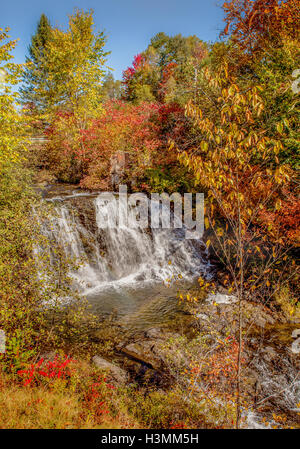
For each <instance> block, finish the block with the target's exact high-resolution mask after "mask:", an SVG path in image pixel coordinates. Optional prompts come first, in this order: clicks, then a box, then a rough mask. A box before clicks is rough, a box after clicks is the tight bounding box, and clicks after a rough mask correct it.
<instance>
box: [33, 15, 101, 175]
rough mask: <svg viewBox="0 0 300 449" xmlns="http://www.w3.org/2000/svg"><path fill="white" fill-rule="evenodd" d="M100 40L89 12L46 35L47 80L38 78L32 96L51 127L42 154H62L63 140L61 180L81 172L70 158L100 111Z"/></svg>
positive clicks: (81, 149) (74, 17) (79, 146)
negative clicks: (42, 107) (64, 162)
mask: <svg viewBox="0 0 300 449" xmlns="http://www.w3.org/2000/svg"><path fill="white" fill-rule="evenodd" d="M105 42H106V38H105V36H104V34H103V32H99V33H95V32H94V29H93V12H92V11H89V12H83V11H80V10H76V11H75V13H74V14H73V15H71V16H70V17H69V27H68V30H67V31H63V30H61V29H59V28H55V29H53V30H52V31H51V35H50V39H49V42H48V44H47V46H46V51H45V53H44V55H43V58H42V66H43V68H44V70H45V73H47V76H46V77H45V78H43V79H42V80H41V84H40V87H39V89H38V90H37V94H38V95H39V97H40V98H41V99H42V101H44V102H45V104H47V110H46V111H45V117H46V119H47V122H49V123H50V124H51V126H50V128H49V130H48V131H49V132H48V138H49V142H48V146H47V153H48V152H51V154H55V153H57V152H59V151H61V148H59V146H60V143H61V141H65V142H68V151H69V156H70V159H69V161H70V164H71V165H70V166H69V167H68V174H66V176H67V177H69V178H71V179H73V180H74V181H76V180H78V176H79V179H80V176H81V175H80V173H81V174H82V173H83V171H84V168H83V167H82V166H81V165H80V161H81V159H78V158H77V159H76V157H75V156H76V154H80V153H82V152H84V147H83V142H82V139H81V134H82V132H83V131H84V130H85V129H88V128H89V126H90V125H91V123H92V121H93V120H94V119H95V118H96V117H98V116H99V115H100V114H101V113H102V112H103V106H102V101H101V100H102V99H101V95H102V92H101V90H102V82H103V77H104V74H105V71H104V66H105V62H106V56H107V54H108V53H106V52H105V51H104V46H105ZM54 127H55V128H56V129H55V130H54ZM70 152H72V156H71V153H70ZM78 164H79V166H78ZM71 173H72V175H71Z"/></svg>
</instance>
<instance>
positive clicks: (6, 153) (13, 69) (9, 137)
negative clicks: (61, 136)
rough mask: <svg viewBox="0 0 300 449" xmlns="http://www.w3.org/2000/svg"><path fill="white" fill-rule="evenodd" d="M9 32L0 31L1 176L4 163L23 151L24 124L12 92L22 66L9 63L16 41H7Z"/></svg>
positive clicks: (18, 156)
mask: <svg viewBox="0 0 300 449" xmlns="http://www.w3.org/2000/svg"><path fill="white" fill-rule="evenodd" d="M8 32H9V29H8V28H6V29H4V30H3V29H2V28H0V73H1V80H2V82H1V84H0V173H1V171H2V169H3V167H4V166H5V165H7V164H10V163H13V162H16V161H18V160H20V158H21V157H22V154H23V152H24V150H25V140H24V134H25V130H24V127H25V122H24V119H23V117H22V115H21V114H20V113H19V112H18V109H17V108H18V105H19V103H18V93H17V92H15V91H14V90H13V86H16V85H17V84H18V82H19V80H20V77H21V75H22V70H23V66H22V65H20V64H15V63H13V62H11V59H12V58H13V56H12V55H11V52H12V50H13V49H14V48H15V46H16V43H17V41H16V40H15V41H11V40H9V35H8Z"/></svg>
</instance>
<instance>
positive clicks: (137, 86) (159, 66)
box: [123, 33, 207, 105]
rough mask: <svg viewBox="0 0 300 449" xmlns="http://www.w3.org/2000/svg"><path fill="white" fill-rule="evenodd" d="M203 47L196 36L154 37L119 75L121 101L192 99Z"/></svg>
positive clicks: (205, 50) (204, 47)
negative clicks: (122, 98)
mask: <svg viewBox="0 0 300 449" xmlns="http://www.w3.org/2000/svg"><path fill="white" fill-rule="evenodd" d="M206 56H207V45H206V44H205V43H204V42H202V41H201V40H200V39H199V38H198V37H197V36H189V37H183V36H182V35H181V34H178V35H176V36H173V37H169V36H167V35H166V34H165V33H158V34H157V35H156V36H154V37H153V38H152V39H151V41H150V44H149V46H148V47H147V49H146V50H145V51H144V52H142V53H140V54H139V55H136V56H135V58H134V61H133V64H132V66H131V67H129V68H128V69H127V70H125V71H124V73H123V83H124V86H125V93H124V98H125V99H126V100H129V101H133V102H139V101H150V102H151V101H155V100H156V101H161V102H164V103H173V102H176V103H178V104H180V105H184V104H185V103H186V102H187V101H188V100H189V99H190V98H192V97H193V96H194V97H195V93H196V91H197V82H198V75H199V71H200V68H201V67H202V64H203V61H204V59H205V57H206Z"/></svg>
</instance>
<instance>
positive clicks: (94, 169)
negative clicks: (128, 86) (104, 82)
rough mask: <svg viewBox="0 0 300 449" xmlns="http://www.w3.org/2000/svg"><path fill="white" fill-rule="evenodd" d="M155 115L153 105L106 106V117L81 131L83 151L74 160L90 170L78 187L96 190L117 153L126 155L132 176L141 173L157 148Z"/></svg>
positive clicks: (114, 101) (156, 112)
mask: <svg viewBox="0 0 300 449" xmlns="http://www.w3.org/2000/svg"><path fill="white" fill-rule="evenodd" d="M158 111H159V106H158V105H157V104H156V103H142V104H140V105H138V106H135V105H130V104H126V103H124V102H122V101H116V100H113V101H109V102H108V103H106V104H105V114H104V115H103V116H102V117H100V118H99V119H98V120H95V121H94V122H93V125H92V126H91V127H90V128H89V129H88V130H85V131H82V143H83V145H82V148H83V149H84V150H83V152H82V153H80V154H77V155H76V157H78V158H80V159H81V160H82V161H84V163H86V164H87V165H88V166H89V169H88V173H87V176H85V177H84V179H83V180H82V182H81V185H82V186H85V187H89V188H98V187H99V182H100V180H101V179H103V177H106V176H108V174H109V169H110V161H111V157H112V156H113V155H114V154H116V153H117V152H123V153H125V154H126V155H127V163H128V165H129V166H131V168H132V173H133V175H134V174H138V173H139V172H140V171H141V170H143V168H144V167H145V166H147V165H148V164H149V163H150V160H151V155H153V153H154V152H155V151H156V150H157V148H158V147H159V145H160V140H159V135H158V134H159V125H158V124H157V123H155V120H154V117H157V114H158Z"/></svg>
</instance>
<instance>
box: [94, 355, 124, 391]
mask: <svg viewBox="0 0 300 449" xmlns="http://www.w3.org/2000/svg"><path fill="white" fill-rule="evenodd" d="M93 363H94V365H96V366H97V368H100V369H101V370H104V371H107V372H108V373H109V374H110V376H111V377H112V379H113V380H115V381H116V382H117V383H118V384H120V385H124V384H126V383H127V382H128V380H129V376H128V373H127V372H126V371H125V370H123V369H122V368H120V367H119V366H117V365H115V364H113V363H111V362H109V361H108V360H105V359H104V358H103V357H100V356H99V355H95V356H94V357H93Z"/></svg>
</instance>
